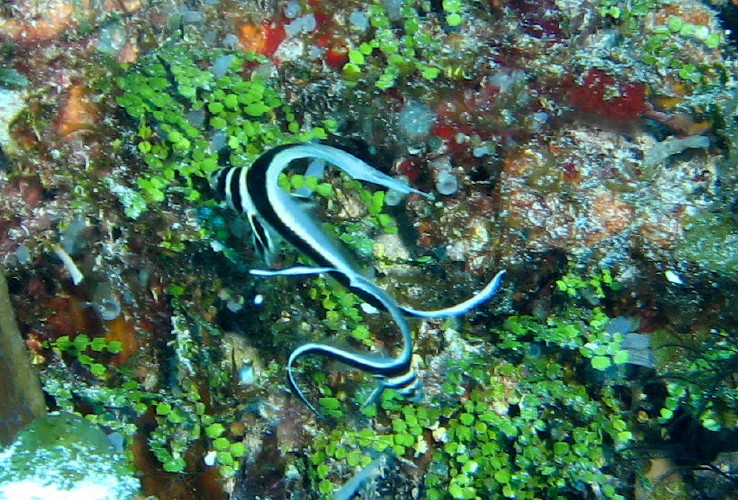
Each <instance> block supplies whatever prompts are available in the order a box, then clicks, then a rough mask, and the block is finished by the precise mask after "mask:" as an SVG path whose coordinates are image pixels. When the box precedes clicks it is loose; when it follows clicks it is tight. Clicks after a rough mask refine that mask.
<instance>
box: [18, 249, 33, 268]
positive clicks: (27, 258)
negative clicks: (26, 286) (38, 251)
mask: <svg viewBox="0 0 738 500" xmlns="http://www.w3.org/2000/svg"><path fill="white" fill-rule="evenodd" d="M15 258H16V259H17V260H18V264H21V265H25V264H28V263H29V262H31V251H30V250H29V249H28V247H27V246H25V245H20V246H19V247H18V248H16V249H15Z"/></svg>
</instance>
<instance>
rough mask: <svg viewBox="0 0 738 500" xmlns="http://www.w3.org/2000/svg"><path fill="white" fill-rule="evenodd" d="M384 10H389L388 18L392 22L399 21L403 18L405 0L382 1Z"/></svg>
mask: <svg viewBox="0 0 738 500" xmlns="http://www.w3.org/2000/svg"><path fill="white" fill-rule="evenodd" d="M382 3H383V4H384V8H385V9H387V17H388V18H389V19H390V21H397V20H399V19H400V17H401V10H402V4H404V3H405V1H404V0H382Z"/></svg>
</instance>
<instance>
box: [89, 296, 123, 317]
mask: <svg viewBox="0 0 738 500" xmlns="http://www.w3.org/2000/svg"><path fill="white" fill-rule="evenodd" d="M94 305H95V309H97V312H98V313H99V314H100V317H101V318H102V319H104V320H105V321H111V320H114V319H115V318H117V317H118V316H120V312H121V308H120V302H118V299H116V298H115V297H105V298H102V299H100V300H98V301H95V303H94Z"/></svg>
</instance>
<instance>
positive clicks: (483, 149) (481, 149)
mask: <svg viewBox="0 0 738 500" xmlns="http://www.w3.org/2000/svg"><path fill="white" fill-rule="evenodd" d="M490 152H492V148H490V147H489V146H478V147H476V148H474V149H472V155H474V158H481V157H482V156H487V155H488V154H490Z"/></svg>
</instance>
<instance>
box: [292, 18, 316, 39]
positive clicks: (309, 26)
mask: <svg viewBox="0 0 738 500" xmlns="http://www.w3.org/2000/svg"><path fill="white" fill-rule="evenodd" d="M317 24H318V23H317V21H316V20H315V15H313V14H305V15H304V16H302V17H298V18H297V19H295V20H294V21H292V22H291V23H288V24H285V26H284V32H285V34H286V35H287V36H288V37H292V36H295V35H299V34H300V33H308V32H310V31H313V30H314V29H315V27H316V26H317Z"/></svg>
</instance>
